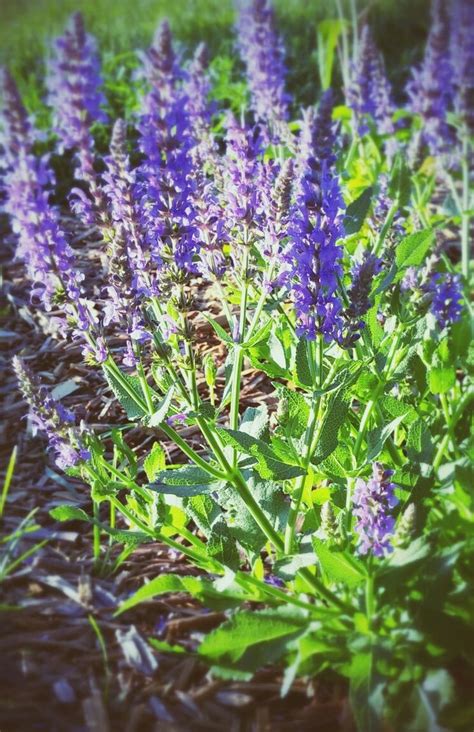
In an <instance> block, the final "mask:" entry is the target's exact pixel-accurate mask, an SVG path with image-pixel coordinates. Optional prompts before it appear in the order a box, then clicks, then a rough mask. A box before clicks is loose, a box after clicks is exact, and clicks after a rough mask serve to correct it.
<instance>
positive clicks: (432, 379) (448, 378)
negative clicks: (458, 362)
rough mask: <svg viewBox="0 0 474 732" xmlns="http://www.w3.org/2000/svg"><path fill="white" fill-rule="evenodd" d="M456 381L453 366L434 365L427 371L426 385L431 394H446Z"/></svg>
mask: <svg viewBox="0 0 474 732" xmlns="http://www.w3.org/2000/svg"><path fill="white" fill-rule="evenodd" d="M455 383H456V370H455V369H454V367H453V366H435V367H433V368H431V369H430V370H429V371H428V386H429V388H430V392H431V393H432V394H446V392H448V391H449V390H450V389H452V387H453V386H454V384H455Z"/></svg>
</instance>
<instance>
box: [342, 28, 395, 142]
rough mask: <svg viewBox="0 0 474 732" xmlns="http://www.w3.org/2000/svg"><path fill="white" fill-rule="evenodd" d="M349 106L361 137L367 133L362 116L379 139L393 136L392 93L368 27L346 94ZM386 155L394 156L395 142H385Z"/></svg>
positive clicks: (362, 38) (364, 30) (360, 45)
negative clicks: (374, 127)
mask: <svg viewBox="0 0 474 732" xmlns="http://www.w3.org/2000/svg"><path fill="white" fill-rule="evenodd" d="M348 97H349V106H350V107H352V109H353V110H354V112H355V113H356V116H357V118H358V123H359V132H360V134H365V132H367V131H368V127H367V124H366V122H365V121H364V116H366V115H368V116H369V117H371V118H372V120H373V121H374V122H375V125H376V128H377V131H378V132H379V134H382V135H392V134H393V132H394V125H393V122H392V114H393V111H394V109H393V103H392V90H391V87H390V84H389V82H388V79H387V77H386V74H385V65H384V61H383V58H382V55H381V54H380V52H379V50H378V49H377V46H376V45H375V42H374V39H373V37H372V33H371V31H370V28H369V26H368V25H365V26H364V27H363V29H362V35H361V38H360V44H359V55H358V59H357V62H356V67H355V70H354V73H353V78H352V84H351V87H350V89H349V92H348ZM387 144H388V145H389V149H387V153H388V154H390V155H393V154H394V153H395V152H396V141H395V140H393V139H391V140H389V141H387Z"/></svg>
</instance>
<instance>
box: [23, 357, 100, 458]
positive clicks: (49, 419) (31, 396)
mask: <svg viewBox="0 0 474 732" xmlns="http://www.w3.org/2000/svg"><path fill="white" fill-rule="evenodd" d="M13 368H14V370H15V373H16V377H17V379H18V384H19V387H20V390H21V392H22V394H23V397H24V398H25V400H26V401H27V402H28V405H29V407H30V414H31V416H32V419H33V422H34V424H35V425H36V426H37V427H38V428H39V429H40V430H41V431H43V432H45V433H46V436H47V438H48V442H49V446H50V448H51V449H52V450H53V451H54V453H55V461H56V465H57V466H58V467H59V468H61V470H66V469H67V468H71V467H74V466H75V465H78V464H80V463H81V462H83V461H85V460H89V458H90V453H89V451H88V450H87V449H86V447H85V445H84V442H83V438H82V436H81V434H80V432H79V429H78V428H77V427H76V426H75V417H74V414H73V413H72V412H70V411H69V410H67V409H65V407H63V406H62V404H61V403H60V402H57V401H55V400H54V399H53V397H52V396H51V394H50V393H49V391H48V389H46V387H45V386H44V385H43V384H41V383H40V382H39V380H38V379H37V378H36V377H35V376H34V375H33V373H32V372H31V371H30V369H29V368H28V367H27V366H26V364H25V363H24V362H23V361H22V360H21V359H20V358H18V356H15V357H14V358H13Z"/></svg>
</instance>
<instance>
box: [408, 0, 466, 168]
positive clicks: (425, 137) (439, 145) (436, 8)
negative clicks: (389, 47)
mask: <svg viewBox="0 0 474 732" xmlns="http://www.w3.org/2000/svg"><path fill="white" fill-rule="evenodd" d="M452 80H453V66H452V58H451V52H450V13H449V2H446V0H433V2H432V9H431V28H430V32H429V35H428V40H427V42H426V48H425V55H424V58H423V61H422V63H421V66H420V67H419V68H418V69H414V71H413V72H412V79H411V81H410V82H409V84H408V85H407V93H408V96H409V99H410V102H411V108H412V110H413V112H414V113H415V114H418V115H420V117H421V122H422V127H421V129H420V132H419V134H418V136H416V137H415V139H414V142H413V144H412V148H413V146H415V147H416V146H418V145H420V144H421V145H426V146H427V147H428V150H429V152H430V153H431V154H432V155H437V154H440V153H444V152H446V151H447V150H448V148H449V145H451V144H452V143H453V139H454V138H453V130H452V128H451V127H450V126H449V125H448V123H447V119H446V115H447V113H448V111H449V110H450V109H451V108H452V104H453V92H454V90H453V83H452ZM411 154H412V155H413V151H412V152H411Z"/></svg>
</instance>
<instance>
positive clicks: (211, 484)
mask: <svg viewBox="0 0 474 732" xmlns="http://www.w3.org/2000/svg"><path fill="white" fill-rule="evenodd" d="M155 481H156V482H154V483H152V484H150V485H149V486H148V487H149V488H150V489H151V490H155V491H158V492H159V493H165V494H171V495H173V496H181V497H189V496H198V495H201V494H202V493H209V492H210V491H213V490H216V488H217V487H218V486H219V481H216V480H215V479H214V478H213V477H212V476H211V475H209V473H207V472H206V471H205V470H203V469H202V468H198V467H195V466H193V465H185V466H184V467H183V468H176V469H175V470H162V471H160V472H159V473H158V474H157V475H156V478H155Z"/></svg>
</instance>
